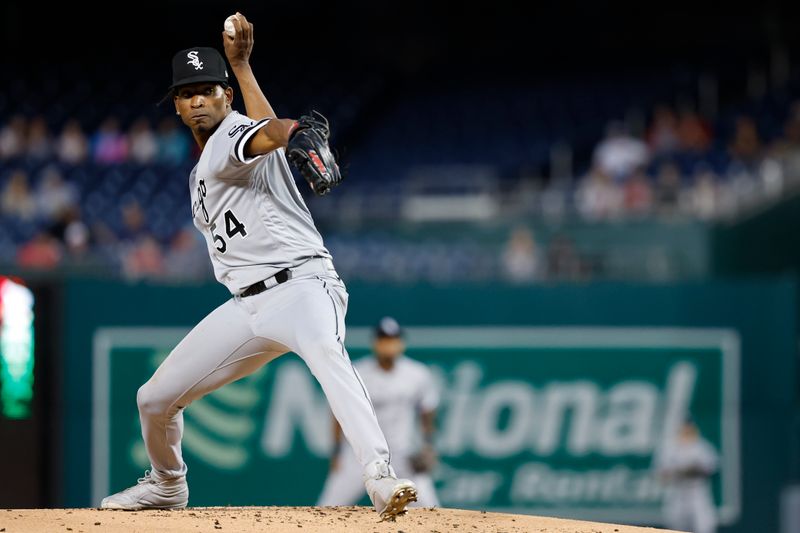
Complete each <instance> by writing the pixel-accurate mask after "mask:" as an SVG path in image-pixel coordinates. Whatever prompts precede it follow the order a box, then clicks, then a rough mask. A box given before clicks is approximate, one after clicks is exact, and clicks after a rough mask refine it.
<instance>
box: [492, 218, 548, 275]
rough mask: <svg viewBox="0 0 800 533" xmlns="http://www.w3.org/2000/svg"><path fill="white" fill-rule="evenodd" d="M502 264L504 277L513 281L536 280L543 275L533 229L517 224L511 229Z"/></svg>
mask: <svg viewBox="0 0 800 533" xmlns="http://www.w3.org/2000/svg"><path fill="white" fill-rule="evenodd" d="M501 265H502V268H503V275H504V277H505V278H506V279H508V280H510V281H513V282H526V281H534V280H537V279H539V278H540V277H541V265H540V261H539V250H538V248H537V246H536V240H535V239H534V236H533V232H531V230H529V229H528V228H527V227H525V226H517V227H515V228H514V229H513V230H512V231H511V237H510V238H509V239H508V242H507V243H506V246H505V250H504V251H503V256H502V263H501Z"/></svg>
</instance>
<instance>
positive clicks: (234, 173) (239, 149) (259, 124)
mask: <svg viewBox="0 0 800 533" xmlns="http://www.w3.org/2000/svg"><path fill="white" fill-rule="evenodd" d="M231 118H232V120H230V121H226V122H230V123H227V124H225V123H223V125H224V127H225V129H226V130H227V131H224V132H220V133H223V134H222V135H219V134H217V135H214V139H213V143H211V146H210V147H209V148H210V154H209V158H208V161H209V169H208V170H209V172H210V173H211V174H213V175H214V176H215V177H216V178H217V179H221V180H234V181H236V180H248V179H250V178H251V177H252V175H253V173H252V172H250V169H249V167H250V166H251V165H253V164H254V163H255V162H256V161H258V160H259V159H261V158H263V157H265V156H266V155H267V154H261V155H256V156H253V157H247V156H246V155H245V147H246V146H247V141H249V140H250V139H252V138H253V136H254V135H255V134H257V133H258V132H259V131H260V130H261V128H263V127H264V126H266V125H267V124H268V123H269V121H270V120H272V119H269V118H265V119H262V120H259V121H255V120H253V119H251V118H249V117H247V116H245V115H240V114H238V113H237V114H235V115H234V114H232V116H231Z"/></svg>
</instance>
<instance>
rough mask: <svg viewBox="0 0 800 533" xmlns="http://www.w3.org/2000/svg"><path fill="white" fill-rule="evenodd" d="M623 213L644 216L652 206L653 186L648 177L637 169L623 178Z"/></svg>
mask: <svg viewBox="0 0 800 533" xmlns="http://www.w3.org/2000/svg"><path fill="white" fill-rule="evenodd" d="M622 195H623V200H622V203H623V207H624V210H625V214H627V215H633V216H646V215H649V214H650V211H651V209H652V207H653V188H652V187H651V185H650V179H649V178H648V177H647V175H645V173H644V172H643V171H641V170H637V171H636V172H634V173H633V174H631V176H630V177H629V178H628V179H627V180H625V185H624V187H623V190H622Z"/></svg>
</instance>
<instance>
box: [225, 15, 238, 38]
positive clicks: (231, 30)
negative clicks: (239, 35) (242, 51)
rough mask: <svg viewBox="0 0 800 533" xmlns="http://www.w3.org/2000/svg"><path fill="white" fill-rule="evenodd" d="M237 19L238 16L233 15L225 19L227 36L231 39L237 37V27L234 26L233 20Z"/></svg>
mask: <svg viewBox="0 0 800 533" xmlns="http://www.w3.org/2000/svg"><path fill="white" fill-rule="evenodd" d="M235 18H236V15H231V16H230V17H228V18H226V19H225V34H226V35H227V36H228V37H230V38H231V39H233V38H234V37H236V26H234V25H233V19H235Z"/></svg>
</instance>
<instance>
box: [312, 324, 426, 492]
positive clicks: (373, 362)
mask: <svg viewBox="0 0 800 533" xmlns="http://www.w3.org/2000/svg"><path fill="white" fill-rule="evenodd" d="M372 349H373V354H372V355H371V356H368V357H364V358H362V359H359V360H358V361H356V362H355V363H354V366H355V367H356V370H358V373H359V374H360V375H361V378H362V379H363V380H364V384H365V385H366V387H367V391H368V392H369V395H370V397H371V398H372V404H373V405H374V406H375V413H376V414H377V416H378V424H379V425H380V426H381V429H382V430H383V433H384V435H385V436H386V441H387V442H388V443H389V451H390V452H391V455H392V465H393V466H394V468H395V471H396V472H397V475H398V476H400V477H405V478H408V479H410V480H412V481H413V482H414V483H415V484H416V485H417V488H418V494H419V501H418V502H417V505H418V506H422V507H438V506H439V499H438V498H437V496H436V492H435V489H434V486H433V480H432V478H431V475H430V473H431V471H432V470H433V468H434V467H435V466H436V462H437V457H436V452H435V451H434V448H433V435H434V427H435V418H436V408H437V407H438V405H439V391H438V389H437V386H436V383H435V381H434V379H433V375H432V374H431V371H430V370H429V369H428V367H427V366H425V365H424V364H422V363H420V362H418V361H415V360H413V359H411V358H409V357H408V356H406V355H404V353H403V352H404V350H405V343H404V342H403V332H402V330H401V328H400V325H399V324H398V323H397V321H396V320H395V319H393V318H391V317H384V318H383V319H381V321H380V322H379V323H378V325H377V327H376V330H375V338H374V341H373V345H372ZM417 424H419V427H420V430H421V431H420V433H421V437H422V438H421V444H420V443H419V439H418V436H419V433H418V432H417V431H416V429H417ZM333 439H334V452H333V455H332V457H331V462H330V472H329V473H328V478H327V480H326V481H325V485H324V487H323V489H322V494H321V495H320V497H319V502H318V505H322V506H333V505H353V504H355V503H357V502H358V501H359V500H360V499H361V497H362V496H363V494H364V483H363V482H362V481H361V470H362V468H361V466H360V465H359V463H358V461H357V460H356V456H355V454H354V453H353V450H352V448H351V447H350V446H349V445H344V444H345V443H344V439H343V438H342V429H341V427H340V426H339V424H338V423H337V422H336V420H335V419H334V421H333Z"/></svg>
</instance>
